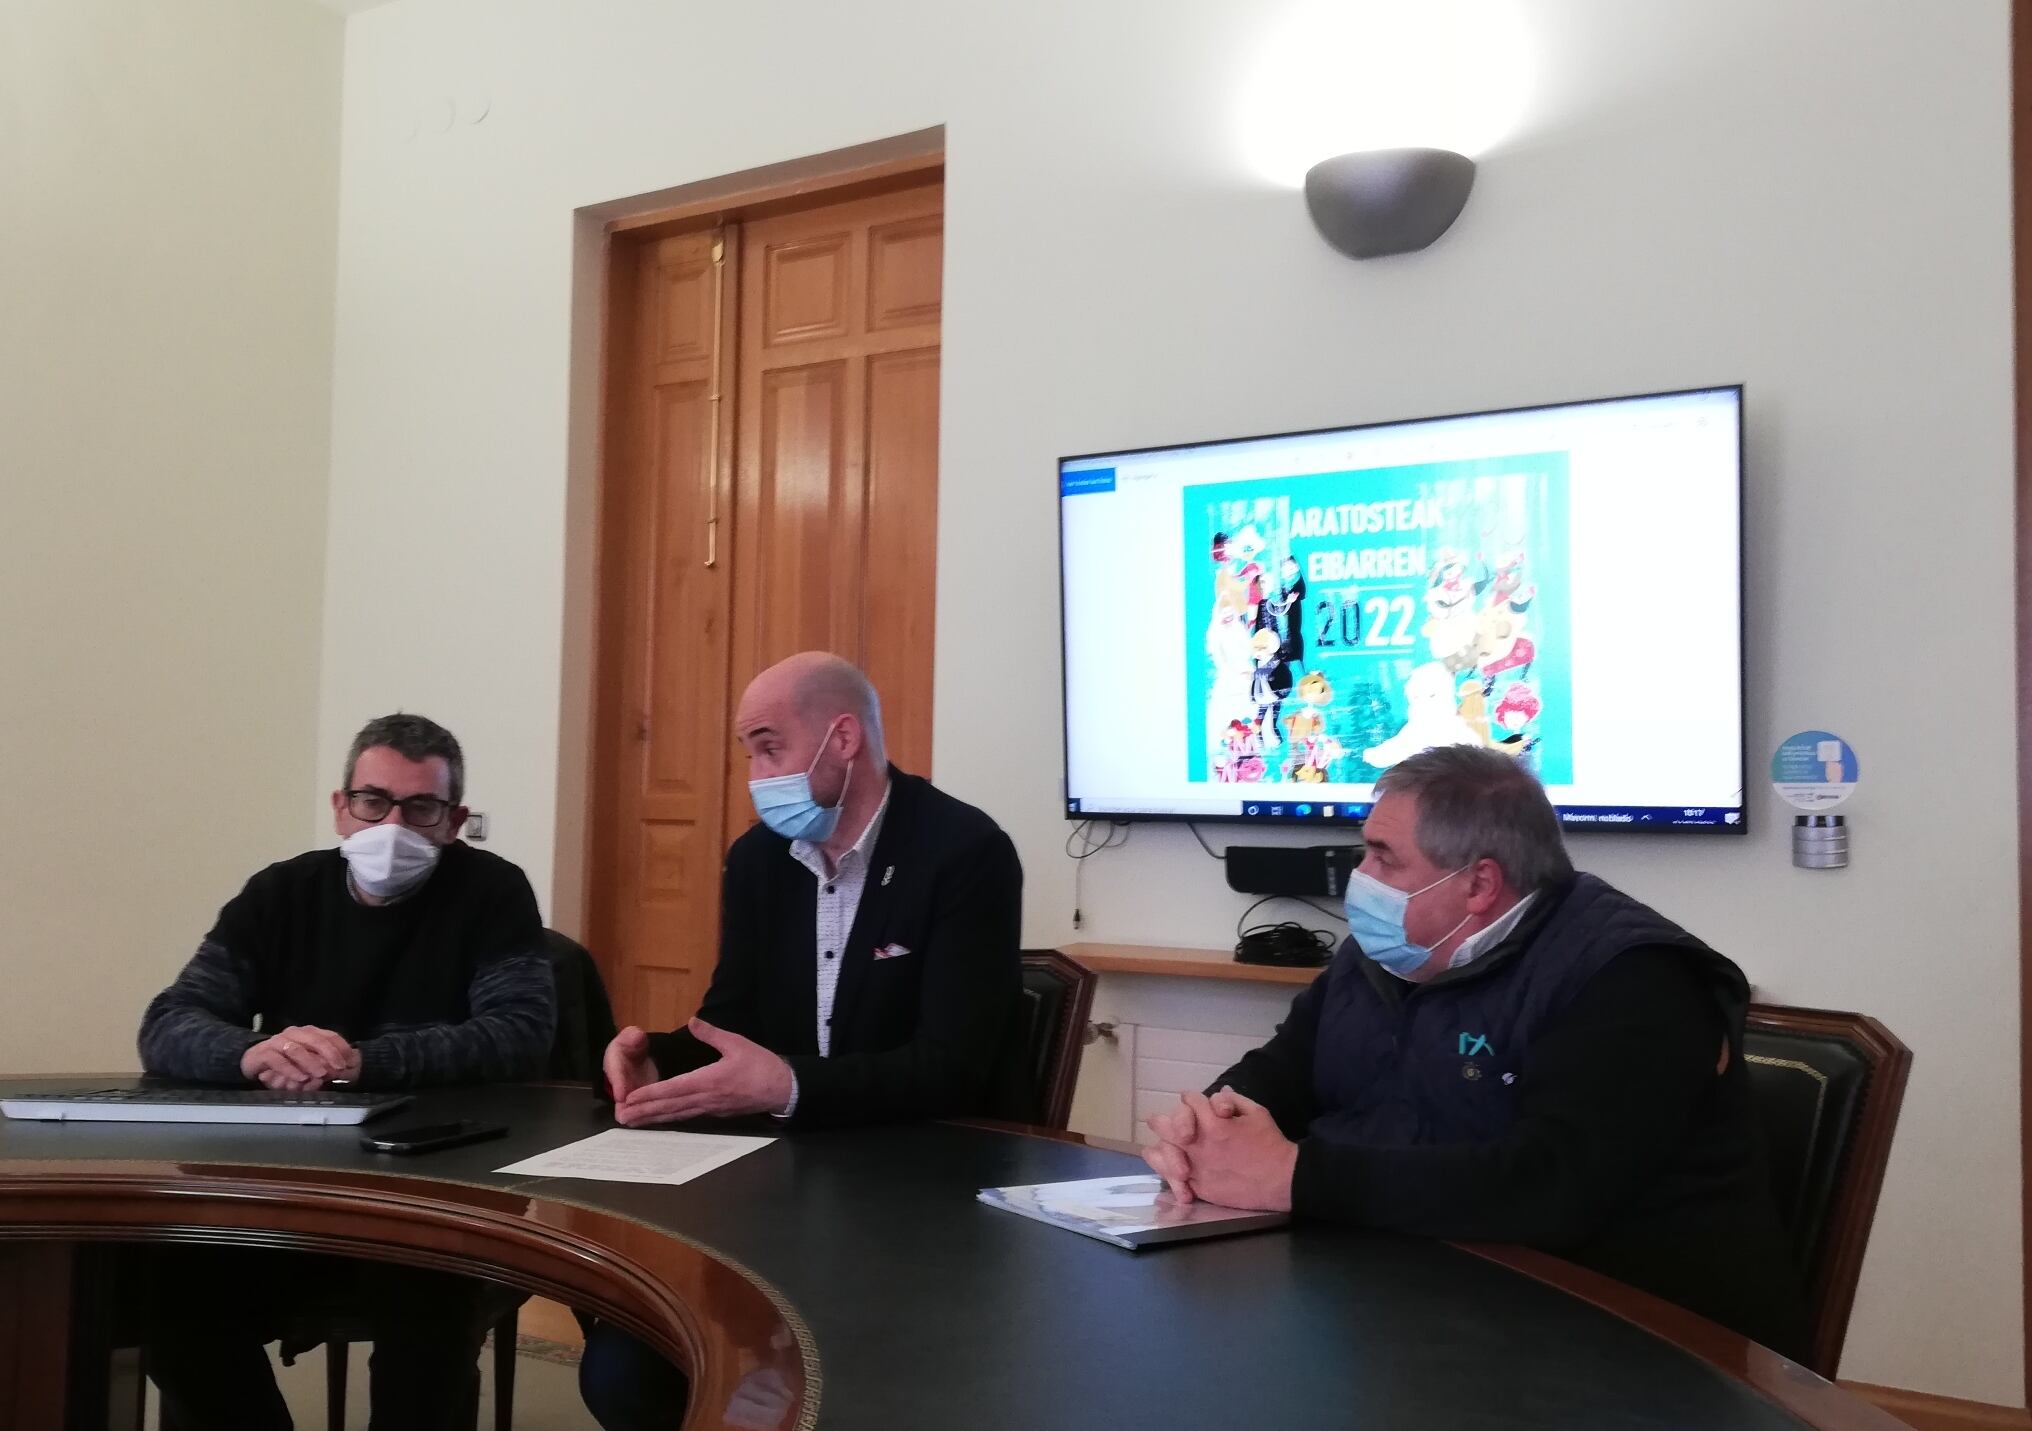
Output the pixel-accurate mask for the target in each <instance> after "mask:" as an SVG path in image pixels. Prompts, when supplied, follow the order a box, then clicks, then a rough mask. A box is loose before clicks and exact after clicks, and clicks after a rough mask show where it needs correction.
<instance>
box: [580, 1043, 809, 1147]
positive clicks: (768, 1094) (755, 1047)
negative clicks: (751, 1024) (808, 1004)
mask: <svg viewBox="0 0 2032 1431" xmlns="http://www.w3.org/2000/svg"><path fill="white" fill-rule="evenodd" d="M686 1027H687V1028H688V1029H690V1030H691V1034H692V1037H693V1038H696V1039H697V1040H698V1041H699V1042H700V1043H702V1044H704V1045H706V1047H708V1048H711V1049H714V1050H716V1051H717V1052H718V1053H719V1055H720V1056H719V1059H718V1060H717V1061H716V1062H713V1063H709V1064H707V1065H706V1066H705V1067H704V1068H695V1069H693V1070H692V1071H691V1072H690V1073H680V1074H678V1075H677V1077H675V1078H663V1079H659V1078H658V1077H657V1068H656V1064H655V1061H654V1060H652V1059H651V1058H650V1056H649V1036H648V1035H647V1034H645V1033H643V1032H642V1030H641V1029H639V1028H632V1027H631V1028H625V1029H622V1030H621V1032H619V1033H618V1034H616V1035H614V1041H613V1042H612V1043H610V1044H608V1045H607V1053H606V1057H605V1058H604V1059H603V1060H602V1062H601V1067H602V1069H603V1070H604V1071H605V1073H606V1075H607V1087H608V1089H609V1091H611V1092H612V1093H613V1095H614V1119H615V1121H616V1122H618V1123H620V1124H621V1125H622V1126H623V1127H627V1128H647V1127H650V1126H652V1125H654V1124H658V1123H682V1122H684V1121H685V1120H686V1119H690V1118H738V1117H741V1116H742V1115H744V1114H749V1113H780V1112H782V1111H783V1107H784V1105H785V1104H787V1103H788V1102H790V1091H791V1089H792V1087H793V1086H795V1080H794V1079H793V1078H792V1076H791V1072H790V1065H789V1064H787V1063H785V1062H784V1061H783V1060H782V1059H781V1058H780V1057H778V1056H777V1055H776V1054H773V1053H771V1052H770V1051H769V1050H768V1049H766V1048H764V1047H762V1045H761V1044H759V1043H756V1042H755V1041H754V1040H753V1039H747V1038H742V1037H741V1035H739V1034H737V1033H728V1032H727V1031H726V1030H725V1029H720V1028H715V1027H713V1025H711V1024H709V1023H707V1022H706V1021H705V1020H704V1019H693V1020H692V1021H691V1022H690V1023H689V1024H687V1025H686Z"/></svg>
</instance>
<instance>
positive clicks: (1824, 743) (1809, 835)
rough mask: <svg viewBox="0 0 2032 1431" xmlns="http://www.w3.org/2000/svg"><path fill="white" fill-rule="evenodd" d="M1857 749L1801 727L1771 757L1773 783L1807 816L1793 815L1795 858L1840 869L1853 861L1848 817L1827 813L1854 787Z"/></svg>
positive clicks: (1803, 864) (1808, 865) (1806, 866)
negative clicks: (1850, 852) (1850, 859)
mask: <svg viewBox="0 0 2032 1431" xmlns="http://www.w3.org/2000/svg"><path fill="white" fill-rule="evenodd" d="M1856 775H1857V764H1856V752H1855V750H1854V749H1853V748H1852V747H1851V746H1850V745H1849V743H1848V742H1847V741H1845V740H1843V739H1842V738H1841V737H1840V736H1838V735H1832V734H1830V733H1829V732H1827V731H1824V730H1802V731H1801V732H1799V734H1797V735H1794V736H1789V737H1787V738H1786V739H1785V740H1784V741H1783V742H1782V743H1780V745H1779V746H1778V751H1777V753H1776V754H1775V755H1773V756H1772V757H1771V788H1772V789H1773V790H1776V791H1777V792H1778V798H1779V799H1781V800H1783V801H1784V802H1785V803H1786V804H1788V805H1790V806H1792V807H1793V808H1794V809H1797V810H1803V811H1805V812H1806V813H1805V814H1803V815H1795V816H1793V818H1792V863H1793V864H1795V865H1797V866H1798V867H1799V868H1800V869H1803V870H1838V869H1842V868H1844V867H1845V866H1846V865H1847V864H1848V862H1849V827H1848V819H1847V817H1846V816H1842V815H1834V814H1830V813H1828V812H1829V811H1831V810H1833V809H1834V807H1835V806H1837V805H1839V804H1841V803H1842V802H1843V801H1845V800H1847V799H1848V798H1849V796H1851V795H1853V794H1855V791H1856Z"/></svg>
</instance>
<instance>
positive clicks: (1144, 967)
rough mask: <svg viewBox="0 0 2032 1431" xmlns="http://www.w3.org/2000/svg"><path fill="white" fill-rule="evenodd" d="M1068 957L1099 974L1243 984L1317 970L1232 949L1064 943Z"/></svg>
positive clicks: (1301, 976) (1304, 976)
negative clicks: (1247, 960)
mask: <svg viewBox="0 0 2032 1431" xmlns="http://www.w3.org/2000/svg"><path fill="white" fill-rule="evenodd" d="M1059 948H1060V950H1061V952H1062V953H1064V955H1065V956H1066V958H1068V959H1071V960H1073V961H1074V962H1075V963H1078V964H1084V965H1085V966H1086V967H1087V968H1089V969H1092V970H1093V971H1094V972H1095V973H1097V974H1163V975H1168V976H1169V977H1171V978H1175V979H1228V980H1233V981H1236V982H1239V983H1244V984H1310V983H1311V982H1312V981H1313V980H1314V979H1316V978H1318V977H1319V972H1320V971H1319V970H1318V969H1283V968H1279V967H1277V966H1276V965H1274V964H1237V963H1236V962H1235V955H1234V951H1233V950H1230V949H1171V948H1165V947H1162V946H1160V945H1155V944H1063V945H1060V946H1059Z"/></svg>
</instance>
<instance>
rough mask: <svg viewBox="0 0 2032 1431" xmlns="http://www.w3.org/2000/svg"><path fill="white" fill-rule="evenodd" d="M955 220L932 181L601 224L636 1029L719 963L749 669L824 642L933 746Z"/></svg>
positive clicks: (911, 746) (624, 964)
mask: <svg viewBox="0 0 2032 1431" xmlns="http://www.w3.org/2000/svg"><path fill="white" fill-rule="evenodd" d="M943 239H944V189H943V185H942V183H940V182H938V181H936V180H933V181H932V182H924V183H917V184H914V185H912V186H911V187H908V188H903V189H898V190H891V191H888V192H881V193H875V194H864V195H861V196H857V197H847V198H839V199H835V200H833V201H832V202H827V203H823V204H819V205H815V206H810V207H805V208H801V209H797V210H794V211H791V212H776V213H770V214H767V215H764V216H750V217H746V218H744V219H742V220H741V221H738V222H733V221H729V222H720V223H716V224H713V225H712V226H711V227H705V228H695V229H693V230H691V231H688V232H677V233H670V234H663V235H656V234H652V235H651V236H649V237H646V238H640V239H632V238H630V237H628V236H625V235H621V236H616V238H615V240H614V242H613V247H612V249H611V251H610V255H609V263H610V270H609V271H610V287H609V292H610V295H611V297H610V304H609V309H608V323H609V335H610V337H609V342H608V344H607V354H608V357H607V371H606V388H605V391H606V402H607V413H606V421H607V429H606V431H607V441H606V446H605V461H604V463H603V472H602V493H601V511H602V517H601V579H600V601H599V610H600V616H599V629H600V651H599V656H598V663H597V673H598V674H597V680H598V688H597V699H596V715H595V741H596V749H595V766H594V780H593V786H592V790H593V794H592V799H593V808H592V810H591V811H590V812H589V814H590V819H589V822H588V828H589V830H590V832H591V850H590V852H589V853H590V856H591V858H590V862H589V878H588V883H587V899H588V903H587V914H588V931H587V935H588V943H589V945H590V946H591V948H592V949H593V951H594V954H595V956H596V957H597V958H598V959H599V961H600V963H601V966H602V971H603V973H604V974H605V976H606V979H607V985H608V990H609V993H610V996H611V997H612V998H613V999H614V1002H615V1005H616V1012H617V1014H618V1015H619V1017H620V1019H621V1021H622V1022H623V1023H624V1024H626V1023H639V1024H642V1025H644V1026H645V1027H649V1028H672V1027H675V1026H676V1025H677V1024H678V1023H680V1022H681V1021H682V1020H684V1019H686V1018H688V1017H689V1016H690V1015H691V1014H692V1013H693V1012H695V1011H696V1009H697V1007H698V1001H699V998H700V996H701V995H702V994H703V993H704V991H705V987H706V984H707V982H708V980H709V979H710V977H711V974H712V968H713V963H714V960H715V958H716V956H717V951H718V937H719V936H718V930H719V879H720V868H721V863H722V856H723V854H724V852H725V850H726V847H727V845H728V844H729V843H731V842H732V840H733V839H734V838H735V837H737V836H739V835H740V834H741V833H742V832H743V831H745V830H746V829H747V828H748V827H749V826H750V825H751V824H753V823H754V812H753V809H752V807H751V806H750V804H749V799H748V790H747V773H746V759H745V757H744V756H743V755H742V753H741V751H740V750H739V748H738V746H737V745H736V743H735V741H734V738H733V729H732V717H733V709H734V705H735V702H736V701H738V699H739V697H740V693H741V691H742V689H743V688H744V687H745V686H746V684H747V682H748V681H749V680H750V679H751V678H752V677H753V676H754V675H755V674H756V673H757V672H759V671H761V670H762V669H763V668H765V667H767V666H768V665H770V664H771V663H773V662H775V661H778V660H781V659H782V658H783V657H785V656H788V655H790V654H792V653H794V652H797V651H801V650H808V649H823V650H829V651H833V652H837V653H838V654H839V655H842V656H844V657H846V658H847V659H849V660H851V661H853V662H855V663H856V664H857V665H859V666H860V667H861V668H862V669H863V670H865V671H866V672H867V673H868V675H869V676H870V677H871V678H872V679H873V680H874V682H875V685H876V688H877V689H878V690H879V691H880V692H881V695H882V700H883V717H884V725H885V728H886V734H887V738H888V744H889V752H890V757H891V758H892V759H893V760H895V761H896V763H897V764H899V765H901V766H903V767H904V768H905V769H913V770H917V771H920V772H922V771H927V770H928V769H929V767H930V757H931V667H932V636H933V620H934V613H933V594H934V588H935V585H936V573H935V570H934V567H935V558H936V536H937V507H938V396H939V321H940V288H941V268H942V255H943Z"/></svg>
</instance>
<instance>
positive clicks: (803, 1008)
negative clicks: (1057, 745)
mask: <svg viewBox="0 0 2032 1431" xmlns="http://www.w3.org/2000/svg"><path fill="white" fill-rule="evenodd" d="M889 781H890V785H889V808H888V811H887V813H886V814H884V816H883V819H882V829H881V833H880V834H878V835H877V836H876V839H875V848H874V851H873V857H872V858H871V859H870V860H869V863H868V882H867V885H866V887H865V888H864V889H863V890H862V891H861V903H860V906H859V907H858V909H857V910H856V911H855V915H854V927H853V930H852V932H851V933H850V935H849V936H848V939H847V946H846V948H845V950H844V951H842V955H841V958H842V963H841V965H840V978H839V987H838V989H837V991H836V993H835V995H834V999H833V1016H832V1017H833V1026H832V1051H831V1054H830V1055H829V1056H827V1057H823V1058H821V1057H820V1056H819V1052H818V1030H817V1018H818V974H817V968H816V964H817V960H818V950H817V948H816V945H815V940H816V938H817V918H818V882H817V880H816V879H815V878H814V877H813V875H812V873H811V871H810V870H808V869H806V868H805V867H804V866H803V865H801V864H799V863H798V862H797V861H796V859H794V858H793V857H792V855H791V853H790V842H789V841H788V840H786V839H784V838H783V837H782V836H781V835H778V834H775V833H773V832H771V831H770V830H769V829H768V828H767V827H766V826H762V825H757V826H756V827H755V828H754V829H752V830H750V831H748V833H746V834H745V835H743V836H741V838H740V839H738V840H736V841H734V844H733V847H732V848H731V849H729V850H728V851H727V864H726V869H725V872H724V873H723V875H722V877H721V901H720V959H719V964H718V966H717V967H716V968H715V969H714V970H713V981H712V985H711V987H710V988H708V989H707V990H706V996H705V1001H704V1002H703V1003H702V1004H701V1005H700V1006H699V1017H701V1018H703V1019H705V1020H706V1022H708V1023H710V1024H714V1025H717V1026H718V1027H720V1028H723V1029H727V1030H729V1031H731V1032H733V1033H738V1034H740V1035H742V1036H743V1037H746V1038H751V1039H753V1040H755V1042H757V1043H759V1044H761V1045H763V1046H764V1047H765V1048H769V1049H772V1050H774V1051H775V1052H777V1053H779V1054H781V1055H783V1057H784V1058H785V1059H786V1060H788V1062H789V1064H790V1067H791V1069H792V1071H793V1072H795V1073H796V1075H797V1112H796V1114H795V1115H794V1116H793V1118H792V1121H793V1122H794V1123H797V1124H814V1125H817V1124H837V1123H867V1122H876V1121H880V1120H884V1119H895V1118H927V1117H946V1116H957V1115H968V1114H972V1115H978V1116H990V1117H992V1116H1002V1117H1014V1116H1017V1114H1018V1111H1019V1110H1020V1109H1021V1108H1022V1106H1023V1087H1022V1063H1021V1048H1020V1043H1021V1035H1020V1021H1019V1012H1018V1011H1019V1008H1020V1002H1019V1001H1020V997H1021V988H1022V964H1021V959H1020V956H1019V953H1018V949H1019V945H1020V942H1021V932H1022V930H1021V926H1022V902H1023V867H1022V865H1021V864H1020V863H1019V862H1018V860H1017V858H1016V847H1015V846H1014V845H1013V844H1011V843H1010V841H1009V837H1008V836H1007V835H1005V834H1003V833H1002V830H1001V828H1000V827H999V826H997V825H996V824H995V822H994V821H993V820H991V819H989V818H988V816H987V815H985V814H983V813H982V812H981V811H979V810H976V809H975V808H974V807H973V806H971V805H967V804H964V803H962V802H961V801H958V800H955V799H953V798H952V796H950V795H947V794H945V793H943V792H942V791H940V790H938V789H937V788H935V787H934V786H933V785H932V784H931V782H930V781H928V780H925V779H922V778H920V777H918V776H915V775H906V774H904V773H903V772H902V771H900V770H898V769H896V767H895V766H893V765H892V766H890V767H889ZM892 947H897V948H902V949H905V950H908V951H909V952H908V953H905V954H900V955H897V956H895V957H892V958H886V959H877V958H875V952H876V951H877V950H878V949H888V948H892ZM649 1047H650V1054H651V1056H652V1057H653V1058H654V1059H655V1061H656V1068H657V1072H658V1073H659V1074H661V1075H662V1076H663V1077H665V1078H669V1077H672V1076H674V1075H676V1074H679V1073H683V1072H686V1071H688V1070H690V1069H693V1068H699V1067H702V1066H704V1065H705V1064H707V1063H710V1062H712V1061H713V1060H714V1059H715V1058H717V1057H718V1055H717V1054H715V1053H714V1052H713V1050H711V1049H710V1048H707V1047H706V1046H705V1045H703V1044H701V1043H700V1042H699V1041H698V1040H697V1039H695V1038H693V1037H692V1036H691V1035H690V1034H689V1033H687V1032H685V1031H684V1030H682V1029H679V1030H677V1031H676V1032H675V1033H667V1034H654V1035H651V1037H650V1040H649Z"/></svg>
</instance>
